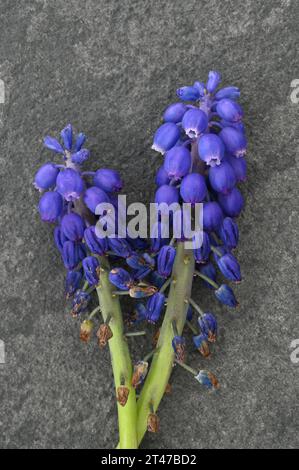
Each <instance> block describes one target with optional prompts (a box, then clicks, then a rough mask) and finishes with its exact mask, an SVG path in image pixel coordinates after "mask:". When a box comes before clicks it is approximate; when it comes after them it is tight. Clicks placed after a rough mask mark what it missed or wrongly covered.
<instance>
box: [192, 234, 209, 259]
mask: <svg viewBox="0 0 299 470" xmlns="http://www.w3.org/2000/svg"><path fill="white" fill-rule="evenodd" d="M202 235H203V239H202V244H201V246H200V247H199V248H195V249H194V250H193V253H194V258H195V261H196V263H200V264H201V263H206V262H207V260H208V259H209V256H210V253H211V244H210V237H209V235H208V234H207V232H203V233H202ZM193 243H195V242H194V241H193Z"/></svg>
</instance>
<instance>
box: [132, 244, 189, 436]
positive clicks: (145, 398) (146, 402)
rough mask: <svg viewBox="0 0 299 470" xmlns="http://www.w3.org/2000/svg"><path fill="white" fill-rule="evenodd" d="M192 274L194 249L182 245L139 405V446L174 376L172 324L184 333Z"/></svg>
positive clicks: (179, 245) (177, 255)
mask: <svg viewBox="0 0 299 470" xmlns="http://www.w3.org/2000/svg"><path fill="white" fill-rule="evenodd" d="M193 274H194V256H193V252H192V250H186V249H185V248H184V243H179V244H178V247H177V254H176V258H175V262H174V267H173V271H172V283H171V287H170V292H169V295H168V302H167V309H166V312H165V316H164V320H163V324H162V327H161V331H160V336H159V340H158V344H157V352H156V353H155V354H154V357H153V360H152V364H151V367H150V370H149V373H148V376H147V378H146V380H145V383H144V386H143V389H142V392H141V394H140V397H139V399H138V402H137V410H138V418H137V438H138V444H139V443H140V442H141V441H142V438H143V436H144V434H145V432H146V429H147V418H148V415H149V413H150V404H152V405H153V408H154V410H155V411H156V410H157V408H158V406H159V404H160V401H161V400H162V398H163V395H164V392H165V388H166V385H167V384H168V381H169V377H170V375H171V371H172V367H173V363H174V351H173V348H172V344H171V343H172V339H173V327H172V322H173V321H175V322H176V326H177V330H178V334H181V333H182V331H183V328H184V324H185V321H186V314H187V309H188V299H189V297H190V294H191V287H192V278H193Z"/></svg>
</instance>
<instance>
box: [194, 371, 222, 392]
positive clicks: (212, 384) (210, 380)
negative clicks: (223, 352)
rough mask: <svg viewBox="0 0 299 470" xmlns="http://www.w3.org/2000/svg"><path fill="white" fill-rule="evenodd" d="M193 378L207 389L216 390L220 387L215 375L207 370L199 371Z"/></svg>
mask: <svg viewBox="0 0 299 470" xmlns="http://www.w3.org/2000/svg"><path fill="white" fill-rule="evenodd" d="M195 378H196V380H198V382H199V383H200V384H202V385H205V386H206V387H207V388H209V389H212V388H214V389H215V390H217V389H218V388H219V387H220V385H219V382H218V380H217V379H216V377H215V375H214V374H212V372H209V371H207V370H200V371H199V373H198V375H197V376H196V377H195Z"/></svg>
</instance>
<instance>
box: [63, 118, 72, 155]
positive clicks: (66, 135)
mask: <svg viewBox="0 0 299 470" xmlns="http://www.w3.org/2000/svg"><path fill="white" fill-rule="evenodd" d="M60 135H61V137H62V140H63V144H64V147H65V148H66V150H68V151H69V152H70V151H71V150H72V144H73V128H72V125H71V124H68V125H67V126H66V127H65V128H64V129H62V131H61V132H60Z"/></svg>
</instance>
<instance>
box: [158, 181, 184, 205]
mask: <svg viewBox="0 0 299 470" xmlns="http://www.w3.org/2000/svg"><path fill="white" fill-rule="evenodd" d="M178 200H179V192H178V190H177V188H175V187H174V186H167V185H166V184H164V185H163V186H160V188H158V189H157V191H156V195H155V203H156V204H161V203H162V202H164V203H165V204H168V205H169V206H170V205H171V204H173V203H175V202H178Z"/></svg>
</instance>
